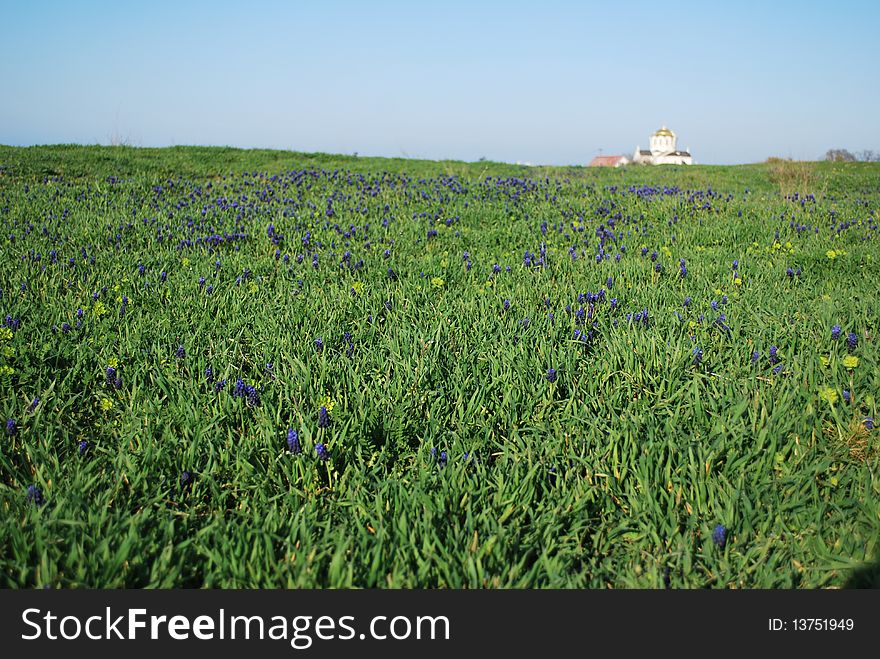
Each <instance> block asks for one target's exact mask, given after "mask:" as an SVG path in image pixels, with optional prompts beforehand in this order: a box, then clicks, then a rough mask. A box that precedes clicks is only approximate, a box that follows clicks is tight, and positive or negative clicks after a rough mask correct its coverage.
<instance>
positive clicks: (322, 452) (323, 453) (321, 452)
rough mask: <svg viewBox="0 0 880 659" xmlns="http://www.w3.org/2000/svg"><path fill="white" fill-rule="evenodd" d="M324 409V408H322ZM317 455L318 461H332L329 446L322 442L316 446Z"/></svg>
mask: <svg viewBox="0 0 880 659" xmlns="http://www.w3.org/2000/svg"><path fill="white" fill-rule="evenodd" d="M322 409H323V408H322ZM315 453H317V454H318V459H319V460H321V461H322V462H326V461H327V460H329V459H330V453H329V451H327V445H326V444H323V443H321V442H318V443H317V444H315Z"/></svg>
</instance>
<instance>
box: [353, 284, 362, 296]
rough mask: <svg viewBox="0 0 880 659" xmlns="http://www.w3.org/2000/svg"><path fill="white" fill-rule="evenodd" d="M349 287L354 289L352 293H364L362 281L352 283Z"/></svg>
mask: <svg viewBox="0 0 880 659" xmlns="http://www.w3.org/2000/svg"><path fill="white" fill-rule="evenodd" d="M351 287H352V288H353V289H354V292H355V293H357V294H358V295H360V294H361V293H363V292H364V282H362V281H356V282H354V283H353V284H352V285H351Z"/></svg>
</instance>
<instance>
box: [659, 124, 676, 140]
mask: <svg viewBox="0 0 880 659" xmlns="http://www.w3.org/2000/svg"><path fill="white" fill-rule="evenodd" d="M654 135H655V136H656V137H675V134H674V133H673V132H672V131H671V130H669V129H668V128H667V127H666V126H663V127H662V128H661V129H660V130H658V131H657V132H656V133H654Z"/></svg>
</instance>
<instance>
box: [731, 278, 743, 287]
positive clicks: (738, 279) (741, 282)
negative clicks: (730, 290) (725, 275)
mask: <svg viewBox="0 0 880 659" xmlns="http://www.w3.org/2000/svg"><path fill="white" fill-rule="evenodd" d="M742 284H743V280H742V277H737V278H736V279H734V280H733V285H734V286H742Z"/></svg>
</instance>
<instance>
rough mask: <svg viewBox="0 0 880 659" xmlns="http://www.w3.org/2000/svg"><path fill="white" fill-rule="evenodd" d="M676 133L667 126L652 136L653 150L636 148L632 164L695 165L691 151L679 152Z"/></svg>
mask: <svg viewBox="0 0 880 659" xmlns="http://www.w3.org/2000/svg"><path fill="white" fill-rule="evenodd" d="M676 141H677V137H676V135H675V133H673V132H672V131H671V130H669V129H668V128H667V127H666V126H661V128H660V130H658V131H656V132H655V133H654V134H653V135H651V149H650V150H648V151H646V150H644V149H642V148H640V147H636V152H635V153H634V154H633V157H632V162H634V163H638V164H642V165H693V164H694V161H693V158H692V157H691V154H690V149H687V150H685V151H679V150H678V147H677V146H676Z"/></svg>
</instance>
